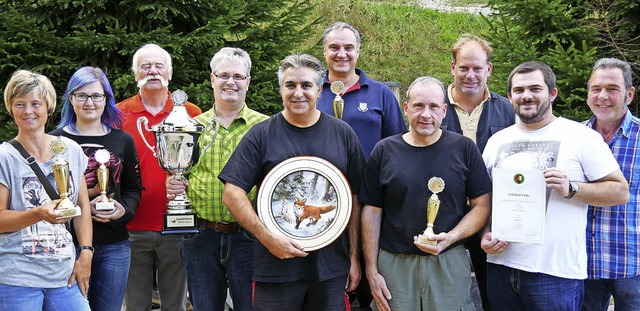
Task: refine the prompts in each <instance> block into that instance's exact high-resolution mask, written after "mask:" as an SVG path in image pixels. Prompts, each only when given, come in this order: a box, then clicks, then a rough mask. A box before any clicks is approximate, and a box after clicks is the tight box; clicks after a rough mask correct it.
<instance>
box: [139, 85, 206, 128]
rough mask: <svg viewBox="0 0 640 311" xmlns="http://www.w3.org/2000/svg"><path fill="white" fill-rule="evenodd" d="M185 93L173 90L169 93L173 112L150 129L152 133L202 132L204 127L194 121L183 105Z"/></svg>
mask: <svg viewBox="0 0 640 311" xmlns="http://www.w3.org/2000/svg"><path fill="white" fill-rule="evenodd" d="M187 98H188V96H187V93H185V92H184V91H182V90H175V91H174V92H173V93H171V101H172V102H173V110H171V113H169V115H168V116H167V117H166V118H165V119H164V120H162V122H160V123H158V124H156V125H154V126H152V127H151V129H152V131H154V132H202V131H204V129H205V126H204V125H201V124H199V123H198V122H197V121H196V120H194V119H193V118H192V117H191V116H190V115H189V113H187V108H186V107H185V106H184V104H185V103H186V102H187Z"/></svg>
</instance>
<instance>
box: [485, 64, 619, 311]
mask: <svg viewBox="0 0 640 311" xmlns="http://www.w3.org/2000/svg"><path fill="white" fill-rule="evenodd" d="M555 81H556V78H555V75H554V73H553V71H552V70H551V68H550V67H549V66H547V65H546V64H543V63H540V62H525V63H522V64H520V65H518V66H517V67H516V68H515V69H513V71H512V72H511V74H510V75H509V80H508V84H509V85H508V86H509V87H508V97H509V100H510V101H511V103H512V104H513V107H514V110H515V112H516V115H517V116H518V118H517V120H516V124H515V125H513V126H511V127H508V128H506V129H504V130H502V131H500V132H498V133H496V134H495V135H493V136H492V137H491V138H490V139H489V141H488V143H487V146H486V148H485V150H484V153H483V158H484V161H485V164H486V165H487V169H488V170H489V174H490V175H491V176H493V172H494V170H496V169H503V168H518V169H523V170H542V171H543V172H544V180H545V183H546V189H547V191H546V192H547V193H546V198H544V199H545V201H546V212H545V227H544V232H543V241H542V243H524V242H506V241H502V240H499V239H494V238H492V232H491V225H490V224H489V225H488V226H487V227H486V228H485V232H484V234H483V236H482V241H481V245H482V248H483V249H484V250H485V251H486V252H487V254H488V256H487V262H488V267H487V274H488V280H487V283H488V285H487V291H488V294H489V300H490V302H491V306H492V307H493V308H495V309H497V310H576V311H577V310H580V307H581V305H582V301H583V288H584V284H583V283H584V279H585V278H586V277H587V257H586V256H587V255H586V244H585V240H586V236H585V229H586V223H587V206H588V205H589V204H592V205H597V206H611V205H616V204H624V203H625V202H626V201H627V200H628V198H629V187H628V184H627V182H626V180H625V178H624V176H623V175H622V173H621V171H620V169H619V167H618V164H617V162H616V160H615V158H614V157H613V155H612V154H611V151H610V150H609V148H608V147H607V145H606V144H605V143H604V142H603V141H602V138H601V137H600V136H599V135H598V133H596V132H595V131H593V130H591V129H589V128H588V127H586V126H584V125H582V124H580V123H577V122H574V121H570V120H567V119H564V118H561V117H556V116H554V115H553V113H552V109H551V103H552V102H553V100H554V99H555V98H556V96H557V94H558V90H557V89H556V87H555ZM494 182H495V180H494ZM495 186H496V184H495V183H494V189H495ZM494 192H495V191H494ZM494 199H495V198H494ZM496 204H504V203H496V202H494V205H493V208H494V218H495V213H498V212H499V211H498V210H497V209H503V210H504V209H505V208H509V207H505V206H498V205H496ZM524 221H527V219H524Z"/></svg>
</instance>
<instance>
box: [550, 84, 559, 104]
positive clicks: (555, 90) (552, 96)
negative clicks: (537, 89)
mask: <svg viewBox="0 0 640 311" xmlns="http://www.w3.org/2000/svg"><path fill="white" fill-rule="evenodd" d="M557 96H558V88H555V87H554V88H553V90H551V92H550V93H549V99H550V102H552V103H553V101H554V100H556V97H557Z"/></svg>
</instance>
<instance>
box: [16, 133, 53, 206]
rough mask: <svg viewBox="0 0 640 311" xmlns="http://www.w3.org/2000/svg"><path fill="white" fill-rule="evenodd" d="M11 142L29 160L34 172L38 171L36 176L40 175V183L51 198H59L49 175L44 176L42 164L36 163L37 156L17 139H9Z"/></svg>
mask: <svg viewBox="0 0 640 311" xmlns="http://www.w3.org/2000/svg"><path fill="white" fill-rule="evenodd" d="M9 143H10V144H11V146H13V148H16V150H18V152H20V154H21V155H22V156H23V157H24V158H25V160H27V163H28V164H29V166H30V167H31V169H32V170H33V172H34V173H36V176H38V179H39V180H40V183H41V184H42V185H43V186H44V189H45V190H46V191H47V194H48V195H49V198H51V200H55V199H59V198H60V195H59V194H58V192H57V191H56V190H55V189H54V188H53V186H52V185H51V182H49V180H48V179H47V177H45V176H44V173H43V172H42V170H41V169H40V166H39V165H38V163H36V158H34V157H33V156H32V155H30V154H29V152H27V150H26V149H24V147H23V146H22V145H21V144H20V142H18V141H17V140H15V139H12V140H10V141H9Z"/></svg>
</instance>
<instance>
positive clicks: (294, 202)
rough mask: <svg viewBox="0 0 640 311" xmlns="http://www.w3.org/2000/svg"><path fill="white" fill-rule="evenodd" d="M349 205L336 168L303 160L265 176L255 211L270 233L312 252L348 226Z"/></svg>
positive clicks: (282, 165)
mask: <svg viewBox="0 0 640 311" xmlns="http://www.w3.org/2000/svg"><path fill="white" fill-rule="evenodd" d="M351 204H352V198H351V188H350V187H349V183H348V182H347V179H346V178H345V177H344V175H343V174H342V172H341V171H340V170H339V169H338V168H337V167H335V166H334V165H333V164H331V163H329V162H328V161H327V160H324V159H321V158H318V157H309V156H302V157H293V158H290V159H287V160H285V161H282V162H281V163H280V164H278V165H276V166H275V167H274V168H273V169H272V170H271V171H270V172H269V173H268V174H267V176H266V177H265V178H264V181H263V182H262V185H261V186H260V190H259V191H258V202H257V209H258V216H259V217H260V219H261V220H262V222H263V223H264V224H265V226H266V227H267V228H268V229H269V230H271V231H275V232H280V233H282V234H283V235H285V236H287V237H289V238H290V239H292V240H294V241H296V242H298V243H300V244H301V245H302V246H303V247H304V250H305V251H313V250H317V249H320V248H323V247H325V246H327V245H329V244H330V243H331V242H333V241H334V240H335V239H337V238H338V237H339V236H340V234H341V233H342V232H343V231H344V229H345V228H346V227H347V224H348V223H349V217H350V216H351Z"/></svg>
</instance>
